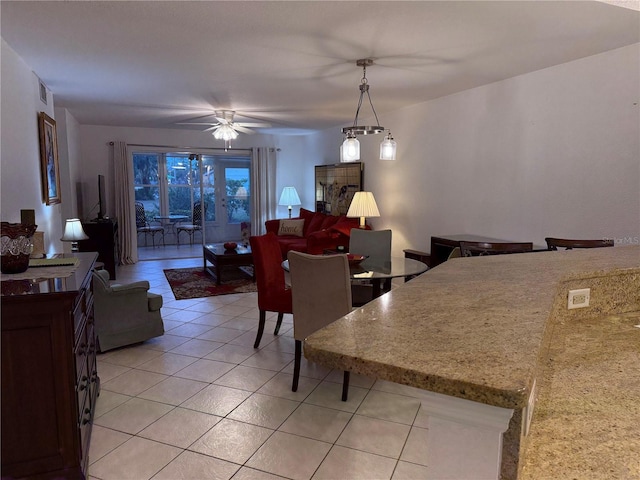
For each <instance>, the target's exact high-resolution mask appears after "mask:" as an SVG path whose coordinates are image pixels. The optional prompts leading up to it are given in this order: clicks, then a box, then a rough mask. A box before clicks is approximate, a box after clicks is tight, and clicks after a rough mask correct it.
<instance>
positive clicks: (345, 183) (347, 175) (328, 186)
mask: <svg viewBox="0 0 640 480" xmlns="http://www.w3.org/2000/svg"><path fill="white" fill-rule="evenodd" d="M315 177H316V178H315V184H316V188H315V190H316V212H322V213H324V214H327V215H346V214H347V211H348V210H349V205H351V200H352V199H353V196H354V195H355V193H356V192H359V191H362V189H363V188H364V186H363V183H364V182H363V181H364V163H362V162H350V163H338V164H335V165H316V167H315Z"/></svg>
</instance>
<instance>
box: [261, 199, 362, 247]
mask: <svg viewBox="0 0 640 480" xmlns="http://www.w3.org/2000/svg"><path fill="white" fill-rule="evenodd" d="M358 224H359V219H357V218H347V217H346V216H344V215H340V216H337V215H327V214H325V213H320V212H312V211H311V210H306V209H304V208H301V209H300V214H299V216H298V217H295V218H286V219H277V220H267V221H266V222H265V228H266V230H267V233H269V232H273V233H274V234H275V235H276V236H277V237H278V243H279V244H280V250H281V252H282V258H283V259H286V258H287V253H288V252H289V251H295V252H302V253H309V254H312V255H321V254H322V253H324V251H325V250H336V249H338V247H344V249H345V251H347V250H348V248H349V237H350V235H351V229H352V228H358Z"/></svg>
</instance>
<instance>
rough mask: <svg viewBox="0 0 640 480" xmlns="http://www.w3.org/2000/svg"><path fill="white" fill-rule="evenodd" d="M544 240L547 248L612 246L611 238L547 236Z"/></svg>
mask: <svg viewBox="0 0 640 480" xmlns="http://www.w3.org/2000/svg"><path fill="white" fill-rule="evenodd" d="M544 240H545V242H547V248H548V249H549V250H558V248H564V249H565V250H571V249H573V248H600V247H613V240H612V239H602V240H569V239H566V238H553V237H547V238H545V239H544Z"/></svg>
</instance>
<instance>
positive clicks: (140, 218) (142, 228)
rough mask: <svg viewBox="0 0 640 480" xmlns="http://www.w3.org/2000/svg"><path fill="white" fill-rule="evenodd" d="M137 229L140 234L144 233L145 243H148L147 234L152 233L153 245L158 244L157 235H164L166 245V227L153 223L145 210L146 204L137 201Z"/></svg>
mask: <svg viewBox="0 0 640 480" xmlns="http://www.w3.org/2000/svg"><path fill="white" fill-rule="evenodd" d="M136 230H137V232H138V234H140V233H143V234H144V244H145V246H146V245H147V235H151V242H152V245H153V246H154V247H155V246H156V240H155V239H156V235H158V234H160V235H162V245H164V227H161V226H160V225H151V224H150V223H149V220H148V219H147V214H146V212H145V211H144V204H143V203H142V202H136Z"/></svg>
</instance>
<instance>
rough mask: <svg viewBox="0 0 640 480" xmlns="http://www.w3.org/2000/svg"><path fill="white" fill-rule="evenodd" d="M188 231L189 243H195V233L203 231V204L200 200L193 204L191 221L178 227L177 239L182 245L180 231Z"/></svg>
mask: <svg viewBox="0 0 640 480" xmlns="http://www.w3.org/2000/svg"><path fill="white" fill-rule="evenodd" d="M181 232H187V234H188V235H189V244H190V245H193V235H194V233H196V232H200V233H202V205H201V204H200V202H196V203H194V204H193V210H192V212H191V223H184V224H179V225H178V226H177V227H176V240H177V242H178V245H180V233H181Z"/></svg>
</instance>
